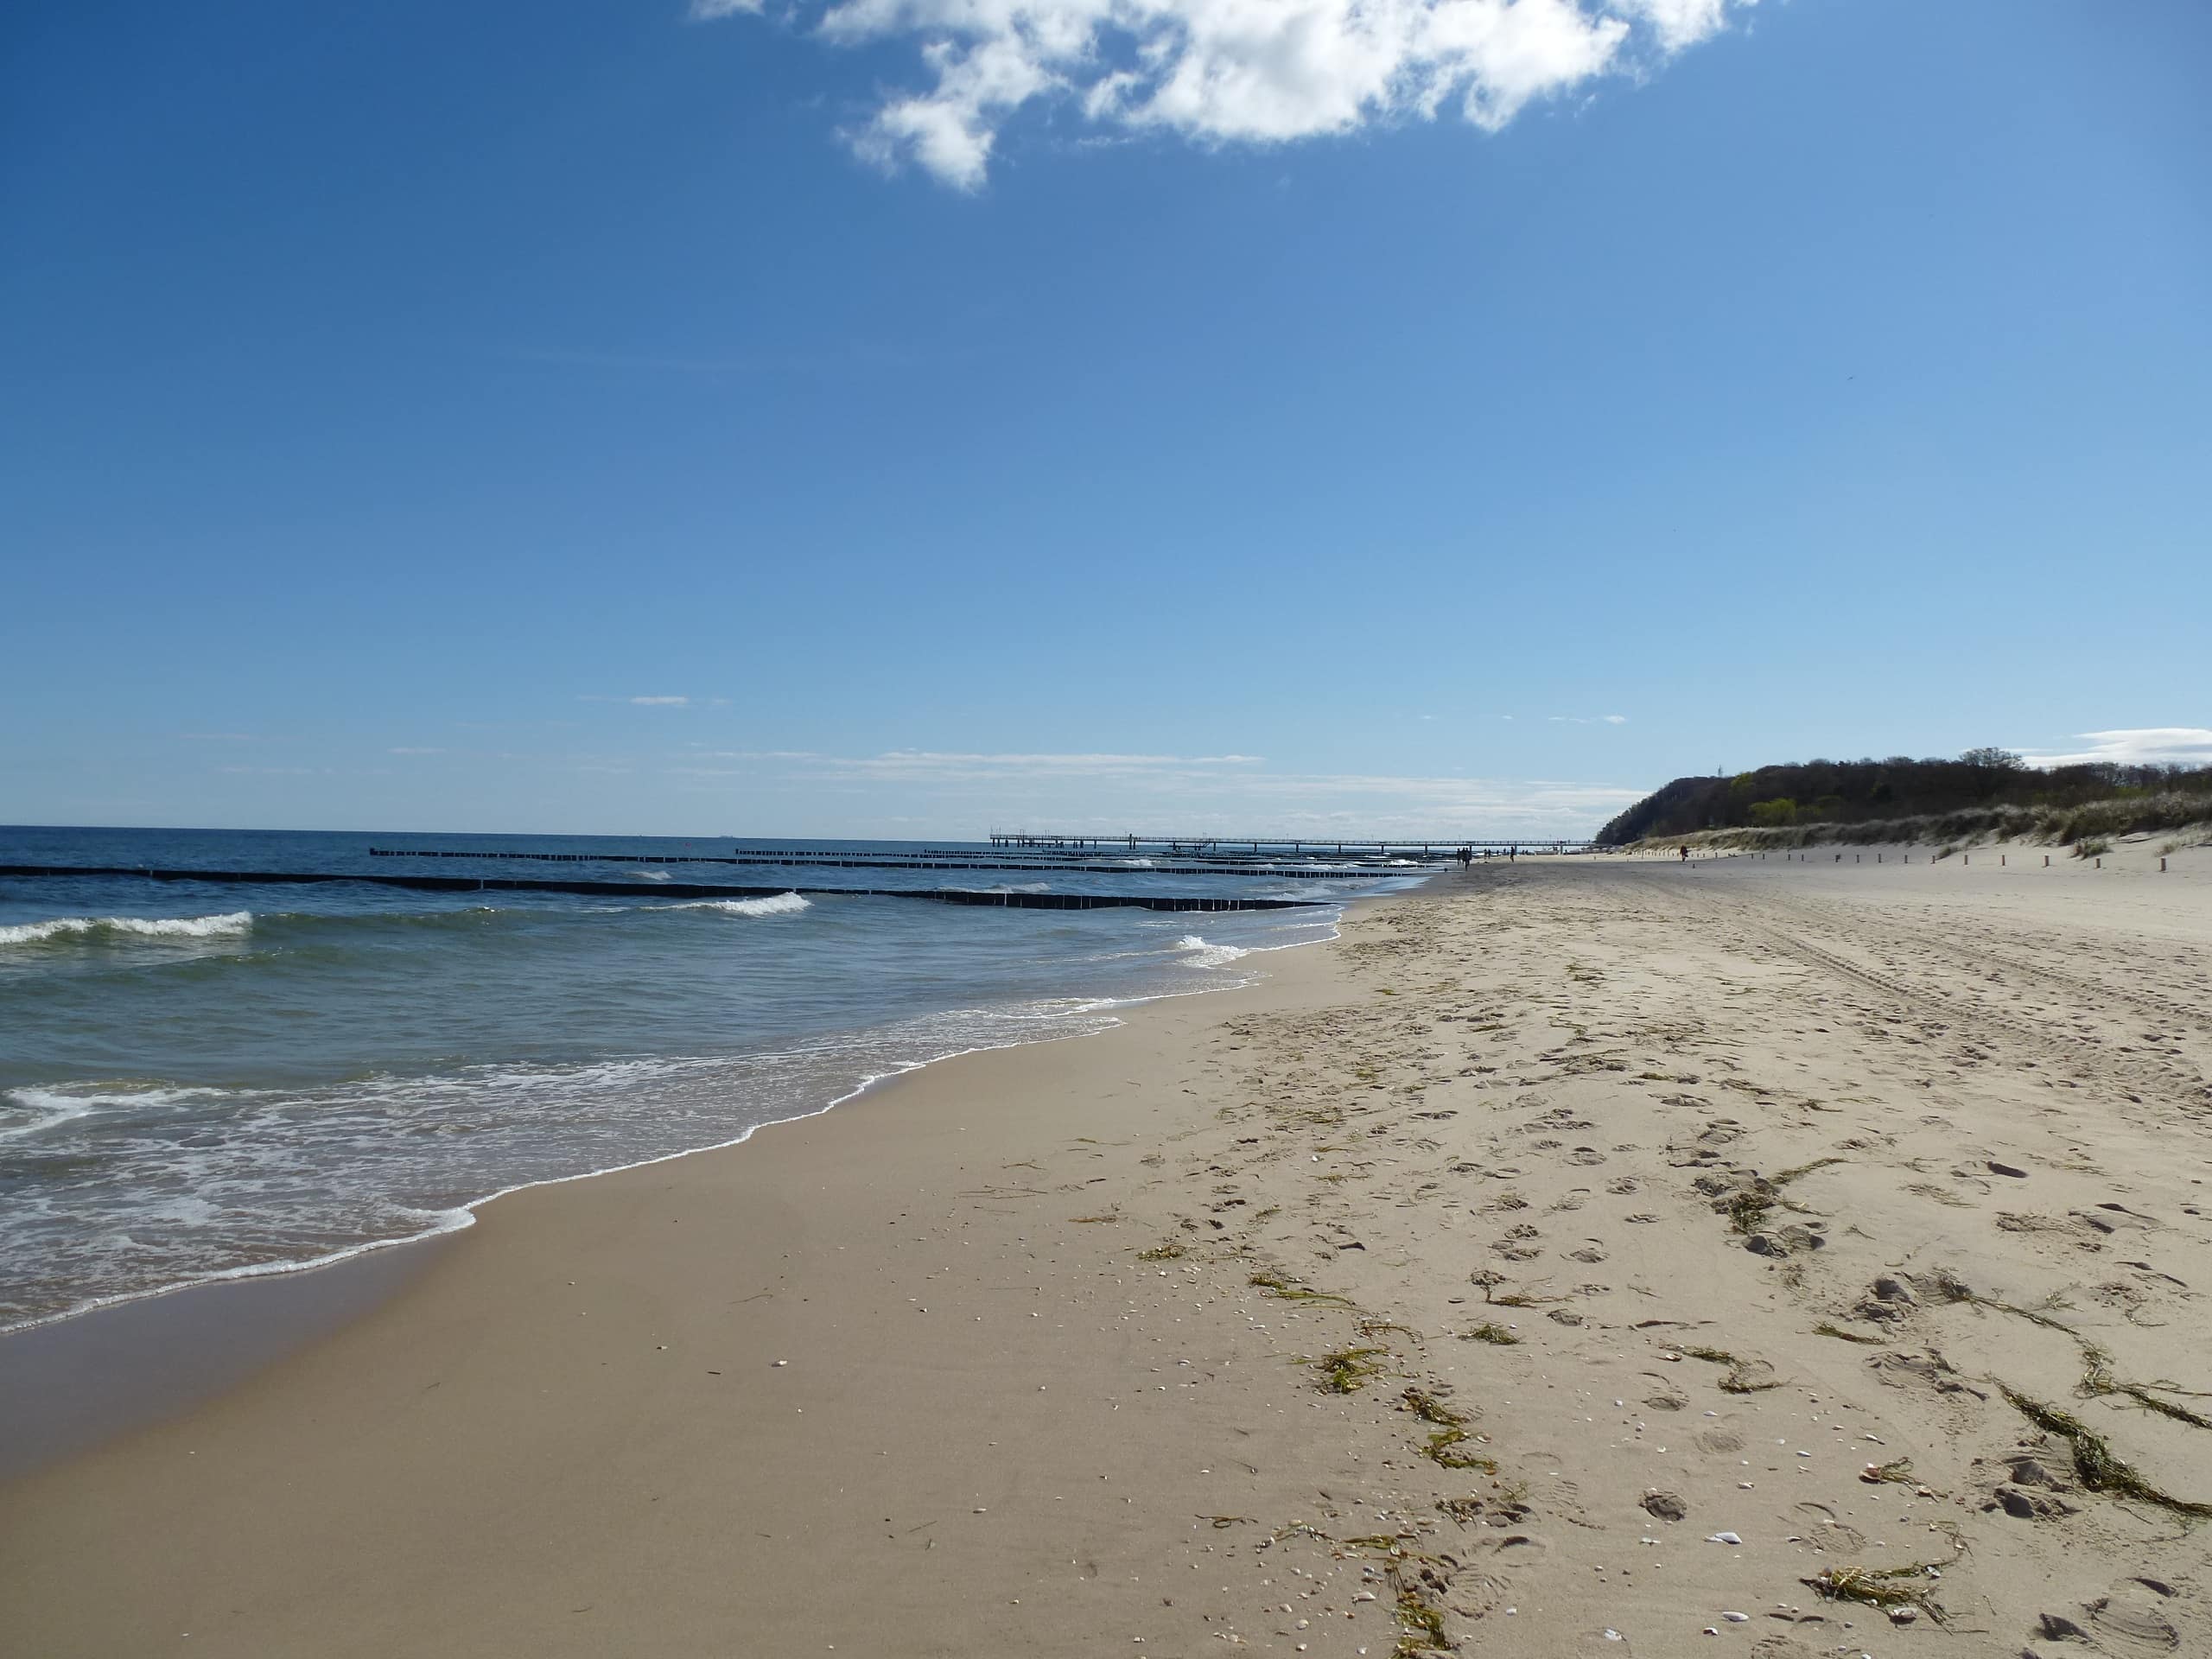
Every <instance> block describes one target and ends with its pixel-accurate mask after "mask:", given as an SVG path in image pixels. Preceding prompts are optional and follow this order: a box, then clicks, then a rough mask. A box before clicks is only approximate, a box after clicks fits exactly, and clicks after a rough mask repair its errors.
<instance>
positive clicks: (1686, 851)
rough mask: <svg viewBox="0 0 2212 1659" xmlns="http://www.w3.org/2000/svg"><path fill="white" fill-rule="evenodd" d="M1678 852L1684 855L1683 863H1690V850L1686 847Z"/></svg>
mask: <svg viewBox="0 0 2212 1659" xmlns="http://www.w3.org/2000/svg"><path fill="white" fill-rule="evenodd" d="M1677 850H1678V851H1680V852H1681V855H1682V862H1683V863H1685V864H1687V863H1688V862H1689V861H1690V849H1688V847H1687V846H1685V847H1682V848H1680V849H1677Z"/></svg>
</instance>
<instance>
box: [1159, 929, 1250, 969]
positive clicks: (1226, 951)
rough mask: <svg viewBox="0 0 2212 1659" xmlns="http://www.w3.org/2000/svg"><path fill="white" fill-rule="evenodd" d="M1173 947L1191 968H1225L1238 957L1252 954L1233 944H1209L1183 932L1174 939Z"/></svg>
mask: <svg viewBox="0 0 2212 1659" xmlns="http://www.w3.org/2000/svg"><path fill="white" fill-rule="evenodd" d="M1175 948H1176V949H1177V950H1180V951H1182V952H1183V954H1184V957H1185V960H1186V961H1188V962H1189V963H1190V964H1191V965H1192V967H1193V968H1226V967H1228V966H1229V964H1230V963H1232V962H1235V961H1236V959H1237V958H1238V957H1248V956H1249V955H1251V954H1252V953H1251V952H1250V951H1249V950H1243V948H1241V947H1239V946H1237V945H1234V944H1208V943H1207V942H1206V941H1205V940H1204V939H1202V938H1199V937H1198V935H1197V934H1195V933H1185V935H1184V936H1183V937H1182V938H1179V939H1178V940H1176V941H1175Z"/></svg>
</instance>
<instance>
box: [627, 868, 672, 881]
mask: <svg viewBox="0 0 2212 1659" xmlns="http://www.w3.org/2000/svg"><path fill="white" fill-rule="evenodd" d="M630 874H632V875H634V876H636V877H637V878H638V880H640V881H672V880H675V879H676V878H675V877H674V876H672V875H671V874H669V873H668V872H667V871H666V870H632V871H631V872H630Z"/></svg>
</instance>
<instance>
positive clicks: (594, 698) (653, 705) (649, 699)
mask: <svg viewBox="0 0 2212 1659" xmlns="http://www.w3.org/2000/svg"><path fill="white" fill-rule="evenodd" d="M576 701H577V702H620V703H627V704H628V705H629V706H630V707H632V708H633V709H727V708H728V706H729V699H728V697H694V696H678V695H677V694H676V693H674V692H658V693H653V694H649V695H645V696H627V697H620V696H617V697H608V696H600V695H598V694H597V693H595V692H589V691H587V692H585V693H584V694H583V695H582V696H579V697H578V698H577V699H576Z"/></svg>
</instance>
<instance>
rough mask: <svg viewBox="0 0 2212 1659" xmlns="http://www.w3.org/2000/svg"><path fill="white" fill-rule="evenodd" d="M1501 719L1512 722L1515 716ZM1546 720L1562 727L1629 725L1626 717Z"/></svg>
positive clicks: (1555, 718)
mask: <svg viewBox="0 0 2212 1659" xmlns="http://www.w3.org/2000/svg"><path fill="white" fill-rule="evenodd" d="M1500 718H1502V719H1504V720H1510V719H1512V718H1513V716H1512V715H1502V716H1500ZM1545 718H1547V719H1548V720H1550V721H1553V722H1554V723H1555V724H1558V725H1561V726H1625V725H1627V724H1628V716H1627V715H1547V716H1545Z"/></svg>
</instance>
